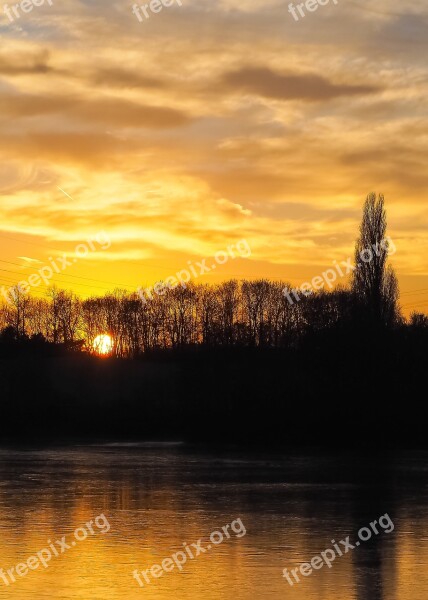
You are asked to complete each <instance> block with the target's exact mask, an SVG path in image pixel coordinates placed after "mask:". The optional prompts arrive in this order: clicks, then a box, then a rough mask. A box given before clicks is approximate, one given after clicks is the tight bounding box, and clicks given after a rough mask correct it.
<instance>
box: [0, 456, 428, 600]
mask: <svg viewBox="0 0 428 600" xmlns="http://www.w3.org/2000/svg"><path fill="white" fill-rule="evenodd" d="M426 459H427V456H426V455H424V454H408V455H406V456H403V457H400V458H397V457H392V456H389V457H382V458H378V459H374V458H373V457H369V456H366V457H364V458H362V457H352V456H341V457H337V456H335V457H322V456H319V455H306V456H299V457H297V456H281V455H273V454H272V455H268V454H266V455H264V456H260V455H258V456H248V455H243V454H241V453H236V452H232V451H230V452H227V453H225V452H224V453H216V454H210V453H208V452H205V453H201V452H200V451H198V452H197V451H196V450H195V449H192V448H186V447H181V446H166V447H161V448H159V447H147V446H146V447H145V446H128V447H111V446H110V447H109V446H103V447H90V448H88V447H86V448H84V447H81V448H74V449H56V450H42V451H31V452H29V451H15V450H14V451H12V450H2V451H0V493H1V496H0V530H1V536H2V544H1V547H0V567H2V568H3V569H5V570H6V569H10V568H11V567H12V566H15V565H16V564H17V563H20V562H23V561H26V560H27V558H28V557H29V556H31V555H34V554H35V553H36V552H37V551H39V550H40V549H42V548H44V547H46V542H47V539H51V540H56V539H60V538H61V537H62V536H63V535H67V536H70V535H71V534H72V532H73V531H74V530H75V529H76V528H77V527H80V526H82V525H84V524H85V523H87V522H88V521H90V520H91V519H94V518H95V517H96V516H97V515H99V514H101V513H104V514H105V515H106V516H107V518H108V520H109V522H110V524H111V530H110V531H109V532H108V533H106V534H105V535H102V534H97V535H94V536H89V537H88V538H87V539H86V540H84V541H81V542H78V544H76V546H75V547H74V548H72V549H70V550H69V551H67V553H66V554H64V555H62V556H59V557H58V558H55V559H53V560H52V561H51V563H50V566H49V568H48V569H42V568H39V569H37V570H35V571H31V572H29V573H28V575H26V576H25V577H23V578H18V581H17V582H16V583H15V584H12V585H9V586H6V585H5V584H4V583H2V581H1V580H0V598H7V599H8V598H14V599H15V598H16V599H17V600H18V599H19V600H27V599H30V598H31V599H33V598H37V599H39V598H40V599H49V600H53V599H61V600H72V599H74V598H79V599H80V598H85V599H86V600H97V599H103V600H108V599H112V600H113V599H114V600H122V599H125V598H126V599H127V600H128V599H130V600H134V599H137V598H141V597H143V595H144V596H145V597H146V598H153V599H154V598H156V600H164V599H167V598H180V599H184V600H190V599H191V600H196V599H197V600H200V598H202V597H206V598H216V599H217V598H218V599H220V600H223V599H224V600H232V599H233V600H250V599H251V600H252V599H254V598H260V599H263V600H264V599H265V598H266V597H268V598H270V599H273V600H277V599H278V600H279V599H280V598H281V600H282V599H283V598H284V597H288V598H292V599H296V600H303V599H305V600H307V599H309V600H333V599H335V598H340V599H341V600H426V590H427V589H428V575H427V573H426V569H425V568H424V567H423V565H426V563H427V559H428V537H427V535H426V531H427V530H428V529H427V525H428V508H427V496H428V493H427V487H426V481H427V478H426V475H427V466H426V465H427V464H428V463H427V460H426ZM385 513H388V514H389V515H390V516H391V518H392V519H393V521H394V523H395V530H394V532H393V533H391V534H389V535H388V534H385V533H384V532H382V533H380V535H379V536H374V537H373V538H372V539H371V540H370V541H369V542H366V543H364V544H362V545H361V546H360V548H358V549H356V550H354V551H353V552H351V553H349V554H347V555H346V556H343V557H342V558H338V559H336V561H335V562H334V563H333V567H332V569H328V568H327V567H324V568H323V569H322V570H320V571H317V572H315V573H314V574H313V575H311V576H310V577H307V578H304V577H301V578H300V579H301V583H299V584H296V585H294V586H293V587H290V586H289V585H288V583H287V581H286V580H285V579H284V578H283V577H282V570H283V569H284V568H285V567H287V568H289V569H292V568H295V567H297V566H299V564H300V563H302V562H309V561H310V560H311V558H312V557H313V556H315V555H319V553H320V552H321V551H323V550H324V549H326V548H328V547H330V546H331V540H332V539H333V538H334V539H335V540H341V539H344V538H346V536H348V535H350V536H351V538H354V539H355V537H356V534H357V532H358V530H359V529H360V528H361V527H363V526H366V525H368V524H369V523H370V522H371V521H373V520H374V519H378V518H379V517H380V516H381V515H383V514H385ZM238 517H239V518H241V519H242V521H243V523H244V524H245V527H246V529H247V535H246V536H245V537H242V538H240V539H237V538H236V537H235V536H232V537H231V539H229V540H225V541H224V542H223V543H222V544H221V545H219V546H217V547H216V548H213V549H212V550H211V551H210V552H208V553H206V554H204V555H202V556H199V557H198V558H197V559H195V560H193V561H189V562H188V563H187V564H186V565H185V566H184V569H183V571H182V572H181V573H180V572H177V571H173V572H172V573H169V574H165V575H163V576H162V577H160V578H159V579H156V580H155V581H153V583H151V584H150V585H149V586H146V587H145V588H144V589H143V590H142V589H141V588H140V587H139V586H138V584H137V583H136V581H135V579H133V577H132V572H133V571H134V569H138V570H143V569H148V568H149V567H150V566H151V565H153V564H159V563H161V562H162V561H163V559H164V558H166V557H169V556H171V554H173V553H174V552H176V551H177V550H180V549H181V548H182V545H183V543H188V544H190V543H192V542H196V541H197V540H199V539H200V538H203V539H204V540H206V538H207V537H208V536H209V534H210V533H211V532H212V531H213V530H215V529H219V528H220V529H221V527H222V526H224V525H226V524H228V523H230V522H231V521H232V520H234V519H236V518H238Z"/></svg>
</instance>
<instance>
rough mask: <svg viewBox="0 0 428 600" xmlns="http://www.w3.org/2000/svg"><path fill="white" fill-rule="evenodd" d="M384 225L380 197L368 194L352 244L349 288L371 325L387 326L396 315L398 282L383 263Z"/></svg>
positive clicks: (385, 254) (385, 252)
mask: <svg viewBox="0 0 428 600" xmlns="http://www.w3.org/2000/svg"><path fill="white" fill-rule="evenodd" d="M386 226H387V222H386V211H385V201H384V197H383V196H382V195H379V196H378V197H376V194H374V193H373V194H370V195H369V196H368V197H367V200H366V202H365V204H364V210H363V219H362V222H361V226H360V236H359V238H358V240H357V243H356V246H355V270H354V272H353V280H352V289H353V292H354V294H355V296H356V298H357V301H358V304H359V306H360V307H361V308H362V309H363V310H364V313H365V316H366V317H367V320H368V321H369V323H370V325H371V326H380V325H384V326H390V325H393V324H395V323H396V322H397V320H398V318H399V310H398V306H397V300H398V281H397V277H396V275H395V272H394V270H393V268H392V267H391V266H390V265H387V260H388V255H389V249H390V241H389V240H388V239H387V237H386Z"/></svg>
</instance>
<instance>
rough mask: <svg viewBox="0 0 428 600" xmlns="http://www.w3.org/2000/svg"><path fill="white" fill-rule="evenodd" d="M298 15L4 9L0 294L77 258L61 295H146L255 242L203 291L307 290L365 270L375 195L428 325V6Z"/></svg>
mask: <svg viewBox="0 0 428 600" xmlns="http://www.w3.org/2000/svg"><path fill="white" fill-rule="evenodd" d="M39 1H40V0H39ZM137 4H138V5H140V3H137ZM141 4H145V3H141ZM288 4H289V2H288V0H286V1H280V0H241V1H240V0H182V5H181V6H180V5H179V3H178V2H174V3H173V4H172V6H170V7H163V9H162V10H161V11H160V12H158V13H156V14H155V13H153V12H149V14H150V18H149V19H146V18H144V16H143V17H142V22H140V21H139V19H138V18H137V16H136V15H135V14H133V12H132V2H127V1H125V0H117V1H108V0H91V1H77V0H61V1H60V0H51V4H49V3H48V0H45V2H44V4H43V5H41V6H38V7H37V6H34V7H33V9H32V10H31V12H28V13H25V12H23V11H22V10H21V9H20V13H19V14H20V16H19V18H17V17H15V16H14V15H13V13H12V15H13V17H14V20H13V22H12V21H11V20H10V18H8V17H7V15H6V14H5V12H4V5H0V109H1V110H0V153H1V155H0V159H1V160H0V257H1V262H0V269H1V270H0V284H1V285H4V286H8V285H12V284H13V283H16V282H18V281H20V280H22V279H23V278H28V276H29V275H31V274H32V273H37V271H38V270H39V269H41V268H43V267H44V266H45V265H49V264H51V263H52V260H53V261H57V260H59V257H62V256H63V255H64V253H66V255H67V256H68V257H69V262H70V263H72V264H70V265H67V266H66V267H65V268H64V269H62V268H61V269H59V270H60V271H61V272H60V273H59V274H57V273H55V276H54V277H53V278H52V281H54V282H56V283H57V285H58V286H60V287H64V288H67V289H73V290H74V291H75V292H76V293H78V294H80V295H82V296H85V297H86V296H88V295H100V294H103V293H105V292H106V291H107V290H109V289H113V288H114V287H126V288H127V289H130V290H133V289H136V288H137V287H138V286H140V285H143V286H144V285H149V284H153V283H154V282H156V281H158V280H160V279H164V278H166V277H169V276H171V275H174V274H175V273H176V272H178V271H179V270H181V269H185V268H186V267H187V266H188V264H189V261H192V263H193V262H195V261H200V260H201V259H207V260H208V262H209V260H211V258H210V257H213V256H214V255H215V253H216V252H218V251H222V250H225V249H226V248H228V247H229V246H230V245H231V244H236V243H237V242H238V241H239V240H246V242H247V243H248V245H249V247H250V248H251V255H250V256H246V257H245V258H244V257H242V258H241V257H239V256H238V257H236V258H235V259H230V260H229V261H228V262H227V263H226V264H223V265H221V266H220V265H219V266H218V268H217V269H216V271H215V272H213V271H212V270H211V272H210V273H207V274H205V275H204V276H201V277H200V278H199V281H200V282H205V283H210V282H218V281H220V280H223V279H229V278H232V277H233V278H252V279H253V278H257V277H270V278H272V279H273V280H279V279H282V280H286V281H289V282H290V283H291V284H293V285H300V284H302V283H303V282H305V281H307V280H308V279H312V278H313V277H315V276H317V275H320V274H321V273H322V272H323V271H325V270H326V269H327V268H329V267H331V266H332V264H333V262H334V261H339V262H340V261H342V260H343V261H346V259H348V257H351V256H353V249H354V243H355V239H356V237H357V235H358V227H359V222H360V218H361V213H362V206H363V202H364V199H365V197H366V195H367V194H368V193H370V192H372V191H375V192H378V193H383V194H384V195H385V200H386V206H387V211H388V224H389V235H390V236H391V238H392V239H393V241H394V245H395V246H396V249H397V251H396V253H395V254H394V256H392V257H391V262H392V264H393V266H394V267H395V269H396V271H397V274H398V276H399V281H400V287H401V292H402V296H401V305H402V307H403V309H404V311H405V312H409V311H410V310H412V309H417V310H421V311H428V258H427V257H428V253H427V249H428V240H427V230H428V207H427V202H426V193H427V183H428V170H427V165H426V158H427V149H428V119H427V103H426V98H427V95H428V68H427V63H426V56H427V54H428V36H427V30H428V6H427V4H426V1H425V0H412V1H410V0H401V1H400V2H399V3H392V2H391V0H389V1H386V0H373V1H372V2H369V1H367V0H358V1H355V2H354V1H351V0H338V2H337V4H334V3H333V0H330V2H329V3H328V4H327V5H325V6H319V7H318V9H317V10H316V11H315V12H308V11H306V16H305V17H301V18H300V19H299V21H296V20H295V19H294V18H293V16H292V15H291V13H289V12H288ZM140 14H142V13H140ZM102 235H107V236H108V237H109V239H110V241H111V244H110V245H109V246H108V248H107V247H106V246H107V244H105V245H104V246H105V248H104V249H103V248H102V247H101V245H100V244H99V243H96V242H94V241H93V242H92V246H91V249H90V251H89V252H88V255H87V256H85V257H79V258H78V259H76V260H75V259H72V258H71V257H73V256H76V254H75V249H76V247H77V246H79V245H81V244H85V243H86V245H88V243H87V240H88V239H92V240H94V239H97V236H99V239H105V238H102ZM100 236H101V237H100ZM49 261H51V262H49ZM211 262H212V261H211ZM34 293H35V294H39V295H43V294H44V285H40V286H39V287H38V288H37V290H36V289H35V290H34Z"/></svg>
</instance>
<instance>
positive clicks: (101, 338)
mask: <svg viewBox="0 0 428 600" xmlns="http://www.w3.org/2000/svg"><path fill="white" fill-rule="evenodd" d="M93 347H94V350H95V352H96V353H97V354H110V352H111V351H112V348H113V340H112V338H111V337H110V336H109V335H107V334H106V333H102V334H101V335H97V337H96V338H95V339H94V343H93Z"/></svg>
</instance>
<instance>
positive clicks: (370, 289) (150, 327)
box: [0, 194, 428, 357]
mask: <svg viewBox="0 0 428 600" xmlns="http://www.w3.org/2000/svg"><path fill="white" fill-rule="evenodd" d="M385 235H386V212H385V206H384V198H383V196H379V197H377V196H376V195H375V194H370V195H369V196H368V197H367V200H366V202H365V205H364V211H363V218H362V222H361V227H360V234H359V237H358V240H357V242H356V247H355V253H356V257H358V256H359V255H360V253H361V251H362V250H363V249H364V248H369V247H374V245H375V244H377V247H379V244H380V243H381V242H382V241H383V240H384V239H385ZM284 290H291V291H292V290H293V286H291V285H290V284H289V283H287V282H286V281H283V282H273V281H270V280H268V279H258V280H255V281H247V280H244V281H238V280H230V281H226V282H223V283H220V284H217V285H208V284H195V283H192V282H189V283H187V284H185V285H178V286H177V287H175V288H165V289H164V292H163V294H162V295H160V294H158V295H153V297H151V298H150V299H148V300H146V299H141V298H140V297H139V296H138V294H137V293H129V292H127V291H125V290H120V289H117V290H115V291H113V292H111V293H107V294H106V295H104V296H102V297H92V298H88V299H80V298H79V297H78V296H77V295H76V294H75V293H74V292H71V291H65V290H60V289H57V288H56V287H52V288H50V289H49V290H48V292H47V297H46V298H36V297H31V296H29V295H26V294H24V293H22V291H21V290H20V289H19V288H14V293H13V294H12V296H13V299H12V301H11V303H7V304H6V303H5V304H3V305H2V306H1V307H0V330H2V333H1V335H0V339H1V340H3V341H5V340H9V341H10V340H25V339H27V340H28V339H35V338H36V339H39V340H46V341H47V342H51V343H53V344H64V345H66V346H69V347H73V346H75V347H78V348H85V349H86V350H88V351H90V352H91V351H93V349H94V340H95V339H96V337H97V336H98V335H99V334H100V333H108V334H109V335H111V337H112V339H113V341H114V347H113V354H114V355H115V356H118V357H135V356H138V355H139V354H142V353H145V352H149V351H153V350H157V349H165V348H182V347H187V346H192V345H197V344H199V345H204V346H208V347H223V346H237V347H266V348H269V347H271V348H290V347H293V346H295V345H297V344H298V343H299V341H300V340H301V339H302V338H303V337H305V336H306V335H307V334H308V333H311V332H317V331H328V330H331V329H334V328H337V327H342V328H343V327H348V328H352V327H359V328H361V327H367V328H370V329H371V330H376V329H378V328H394V327H398V326H400V325H404V323H405V321H404V319H403V317H402V315H401V312H400V309H399V305H398V283H397V278H396V276H395V273H394V271H393V269H392V267H391V266H390V265H388V252H387V248H386V247H385V246H383V247H382V250H381V251H380V252H378V253H376V254H375V255H374V256H373V259H372V260H371V261H370V262H367V263H364V264H361V265H360V268H358V269H357V270H355V271H354V272H353V275H352V280H351V282H350V285H348V286H341V287H338V288H336V289H335V290H332V291H326V290H318V291H315V292H314V291H310V292H307V293H306V294H303V295H302V292H301V291H299V294H300V300H299V302H294V303H293V302H290V301H289V294H288V295H287V294H285V293H284ZM410 325H412V326H413V327H416V326H417V327H427V326H428V317H426V316H425V315H422V314H416V313H415V314H413V315H412V317H411V320H410Z"/></svg>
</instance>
